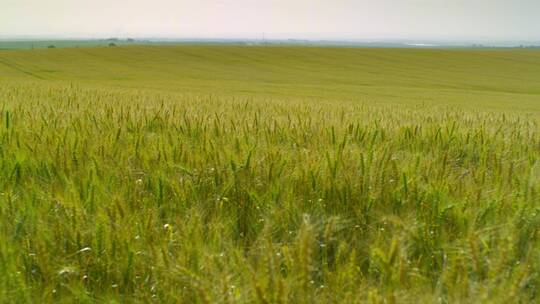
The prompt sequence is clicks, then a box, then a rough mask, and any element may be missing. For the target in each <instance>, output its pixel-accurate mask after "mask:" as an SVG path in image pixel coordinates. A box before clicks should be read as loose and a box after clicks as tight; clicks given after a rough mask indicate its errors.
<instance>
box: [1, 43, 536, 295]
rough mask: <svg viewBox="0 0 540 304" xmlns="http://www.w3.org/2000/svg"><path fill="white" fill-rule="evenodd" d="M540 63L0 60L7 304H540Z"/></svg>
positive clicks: (204, 51)
mask: <svg viewBox="0 0 540 304" xmlns="http://www.w3.org/2000/svg"><path fill="white" fill-rule="evenodd" d="M539 123H540V51H538V50H517V49H513V50H508V49H506V50H503V49H501V50H497V49H492V50H465V49H464V50H444V49H429V50H428V49H362V48H319V47H239V46H238V47H236V46H118V47H114V48H107V47H94V48H63V49H34V50H9V51H8V50H6V51H0V299H2V300H3V301H6V302H56V301H65V302H73V301H76V302H83V303H86V302H94V301H98V302H162V303H175V302H178V303H315V302H319V303H409V302H411V303H469V302H470V303H477V302H481V303H504V302H506V303H515V302H534V301H536V300H537V298H538V297H539V296H540V295H539V292H540V259H539V254H540V234H539V231H540V230H539V229H540V133H539V131H540V125H539Z"/></svg>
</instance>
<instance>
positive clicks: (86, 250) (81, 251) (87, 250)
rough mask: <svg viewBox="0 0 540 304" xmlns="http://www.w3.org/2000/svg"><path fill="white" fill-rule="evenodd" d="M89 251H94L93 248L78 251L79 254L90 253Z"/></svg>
mask: <svg viewBox="0 0 540 304" xmlns="http://www.w3.org/2000/svg"><path fill="white" fill-rule="evenodd" d="M89 251H92V248H90V247H84V248H83V249H81V250H79V251H77V252H78V253H83V252H89Z"/></svg>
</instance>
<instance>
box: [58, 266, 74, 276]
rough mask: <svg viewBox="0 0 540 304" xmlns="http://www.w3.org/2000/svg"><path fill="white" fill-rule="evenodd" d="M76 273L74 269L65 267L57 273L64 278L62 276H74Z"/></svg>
mask: <svg viewBox="0 0 540 304" xmlns="http://www.w3.org/2000/svg"><path fill="white" fill-rule="evenodd" d="M76 272H77V270H76V269H75V268H74V267H71V266H66V267H63V268H62V269H60V270H59V271H58V275H61V276H64V275H70V274H74V273H76Z"/></svg>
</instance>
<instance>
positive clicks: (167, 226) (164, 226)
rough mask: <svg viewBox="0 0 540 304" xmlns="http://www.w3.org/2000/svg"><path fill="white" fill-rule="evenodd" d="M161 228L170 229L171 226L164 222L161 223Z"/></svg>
mask: <svg viewBox="0 0 540 304" xmlns="http://www.w3.org/2000/svg"><path fill="white" fill-rule="evenodd" d="M163 229H165V230H167V229H172V226H171V225H169V224H165V225H163Z"/></svg>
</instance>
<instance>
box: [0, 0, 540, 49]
mask: <svg viewBox="0 0 540 304" xmlns="http://www.w3.org/2000/svg"><path fill="white" fill-rule="evenodd" d="M263 33H266V34H265V35H266V38H269V39H272V38H307V39H355V40H371V39H373V40H376V39H431V40H500V41H503V40H513V41H516V40H537V41H538V40H540V0H0V38H9V37H15V36H42V37H72V38H77V37H84V38H104V37H111V36H118V37H128V36H131V37H162V38H163V37H169V38H261V37H262V35H263Z"/></svg>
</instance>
